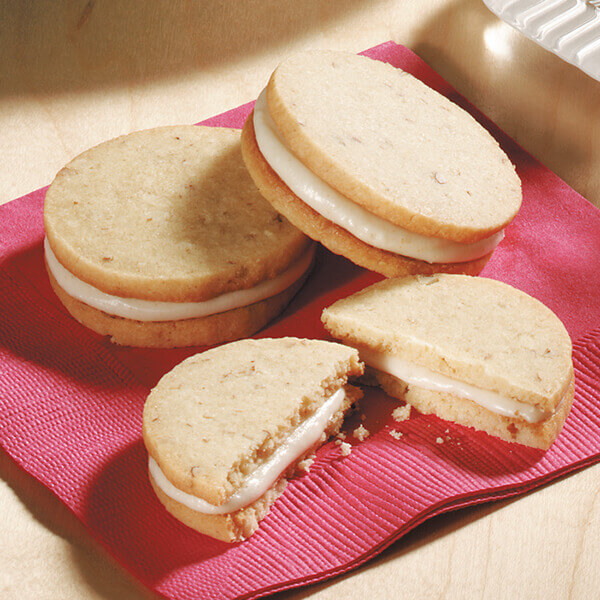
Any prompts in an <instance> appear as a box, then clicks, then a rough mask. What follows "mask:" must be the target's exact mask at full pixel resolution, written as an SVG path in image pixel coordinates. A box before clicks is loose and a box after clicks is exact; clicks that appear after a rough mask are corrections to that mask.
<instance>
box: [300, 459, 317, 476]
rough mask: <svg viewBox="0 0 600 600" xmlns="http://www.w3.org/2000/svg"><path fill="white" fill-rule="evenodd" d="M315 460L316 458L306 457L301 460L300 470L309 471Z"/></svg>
mask: <svg viewBox="0 0 600 600" xmlns="http://www.w3.org/2000/svg"><path fill="white" fill-rule="evenodd" d="M314 462H315V459H314V458H305V459H304V460H301V461H300V462H299V463H298V470H299V471H304V472H305V473H308V472H309V471H310V468H311V467H312V464H313V463H314Z"/></svg>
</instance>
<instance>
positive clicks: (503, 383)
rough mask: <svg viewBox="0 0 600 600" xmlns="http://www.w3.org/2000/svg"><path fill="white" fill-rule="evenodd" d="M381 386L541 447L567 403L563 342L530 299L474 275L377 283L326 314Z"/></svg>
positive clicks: (568, 376) (449, 416) (567, 352)
mask: <svg viewBox="0 0 600 600" xmlns="http://www.w3.org/2000/svg"><path fill="white" fill-rule="evenodd" d="M322 320H323V323H324V324H325V327H326V328H327V329H328V330H329V331H330V332H331V333H332V335H333V336H334V337H335V338H337V339H340V340H342V341H343V342H344V343H346V344H348V345H350V346H352V347H355V348H358V350H359V353H360V357H361V360H363V361H364V362H365V364H366V365H368V366H369V367H370V368H371V369H372V370H373V372H374V373H375V376H376V377H377V379H378V380H379V383H380V384H381V386H382V387H383V388H384V390H385V391H386V392H387V393H388V394H390V395H391V396H393V397H396V398H400V399H402V400H406V402H408V403H409V404H411V405H412V406H414V407H415V408H416V409H417V410H419V411H420V412H423V413H427V414H429V413H433V414H436V415H438V416H439V417H441V418H443V419H446V420H449V421H454V422H456V423H460V424H461V425H466V426H470V427H474V428H476V429H481V430H483V431H486V432H488V433H489V434H491V435H495V436H497V437H500V438H502V439H504V440H507V441H511V442H519V443H521V444H525V445H527V446H533V447H535V448H542V449H547V448H549V447H550V445H551V444H552V442H553V441H554V439H555V438H556V436H557V435H558V433H559V432H560V430H561V428H562V426H563V423H564V421H565V419H566V417H567V415H568V413H569V410H570V408H571V404H572V402H573V394H574V380H573V364H572V360H571V340H570V338H569V335H568V333H567V331H566V330H565V328H564V326H563V324H562V323H561V321H560V320H559V319H558V317H556V315H555V314H554V313H553V312H552V311H551V310H550V309H548V308H547V307H546V306H544V305H543V304H542V303H541V302H539V301H538V300H535V299H534V298H532V297H531V296H528V295H527V294H525V293H523V292H521V291H519V290H516V289H515V288H513V287H511V286H509V285H507V284H505V283H501V282H499V281H494V280H491V279H485V278H480V277H469V276H465V275H447V274H439V275H435V276H431V277H428V276H414V277H407V278H402V279H390V280H385V281H382V282H380V283H377V284H375V285H372V286H370V287H368V288H366V289H364V290H362V291H361V292H358V293H357V294H354V295H352V296H350V297H348V298H345V299H343V300H339V301H338V302H336V303H334V304H333V305H331V306H330V307H328V308H326V309H325V310H324V312H323V316H322Z"/></svg>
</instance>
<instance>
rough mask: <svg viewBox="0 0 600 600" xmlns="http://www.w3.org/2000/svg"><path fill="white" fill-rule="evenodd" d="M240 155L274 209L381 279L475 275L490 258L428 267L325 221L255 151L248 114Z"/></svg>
mask: <svg viewBox="0 0 600 600" xmlns="http://www.w3.org/2000/svg"><path fill="white" fill-rule="evenodd" d="M242 153H243V156H244V161H245V163H246V166H247V167H248V171H249V172H250V174H251V175H252V178H253V179H254V183H255V184H256V186H257V187H258V189H259V190H260V192H261V193H262V194H263V196H264V197H265V198H266V199H267V200H268V201H269V202H270V203H271V204H272V205H273V207H274V208H275V210H277V211H278V212H280V213H281V214H282V215H284V216H285V217H286V218H287V219H289V221H290V222H291V223H293V224H294V225H296V227H298V228H299V229H301V230H302V231H303V232H304V233H306V235H308V236H309V237H310V238H312V239H313V240H316V241H318V242H320V243H321V244H323V245H324V246H325V247H326V248H328V249H329V250H331V251H332V252H334V253H335V254H340V255H342V256H345V257H346V258H348V259H350V260H351V261H352V262H354V263H355V264H357V265H359V266H361V267H364V268H365V269H369V270H370V271H375V272H376V273H381V274H382V275H384V276H385V277H402V276H405V275H413V274H417V273H426V274H431V273H466V274H468V275H477V274H478V273H479V272H480V271H481V270H482V269H483V267H484V266H485V265H486V264H487V262H488V261H489V259H490V258H491V253H490V254H487V255H485V256H483V257H481V258H478V259H476V260H471V261H468V262H462V263H435V264H430V263H427V262H424V261H422V260H417V259H413V258H408V257H406V256H401V255H399V254H394V253H393V252H389V251H387V250H381V249H380V248H375V247H374V246H371V245H369V244H367V243H365V242H363V241H362V240H359V239H358V238H357V237H355V236H353V235H352V234H351V233H349V232H348V231H346V230H345V229H343V228H342V227H340V226H339V225H336V224H335V223H333V222H331V221H329V220H328V219H326V218H325V217H323V216H322V215H320V214H319V213H318V212H316V211H315V210H313V209H312V208H311V207H310V206H308V204H306V203H305V202H303V201H302V200H301V199H300V198H298V196H296V194H294V193H293V192H292V191H291V190H290V188H289V187H288V186H287V185H286V184H285V183H284V182H283V181H282V180H281V178H280V177H279V175H277V173H275V171H273V169H272V168H271V167H270V165H269V164H268V163H267V161H266V160H265V159H264V157H263V155H262V154H261V152H260V149H259V148H258V145H257V143H256V137H255V134H254V124H253V121H252V115H251V116H250V117H249V118H248V119H247V120H246V123H245V125H244V129H243V131H242Z"/></svg>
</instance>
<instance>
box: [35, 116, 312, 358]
mask: <svg viewBox="0 0 600 600" xmlns="http://www.w3.org/2000/svg"><path fill="white" fill-rule="evenodd" d="M44 225H45V229H46V240H45V243H44V246H45V260H46V267H47V270H48V274H49V277H50V282H51V284H52V287H53V288H54V290H55V292H56V294H57V295H58V297H59V298H60V300H61V301H62V302H63V304H64V305H65V307H66V308H67V310H68V311H69V312H70V313H71V314H72V315H73V316H74V317H75V318H76V319H77V320H78V321H79V322H80V323H82V324H83V325H85V326H87V327H89V328H90V329H93V330H94V331H96V332H97V333H100V334H103V335H108V336H110V337H111V339H112V341H114V342H116V343H117V344H123V345H129V346H147V347H174V346H190V345H201V344H216V343H219V342H223V341H230V340H233V339H237V338H241V337H246V336H248V335H250V334H252V333H254V332H255V331H257V330H258V329H260V328H261V327H263V326H264V325H265V324H266V323H267V322H268V321H269V320H271V319H272V318H274V317H275V316H276V315H277V314H279V313H280V312H281V311H282V310H283V308H284V307H285V306H286V305H287V303H288V302H289V301H290V300H291V298H292V297H293V295H294V294H295V293H296V291H297V290H298V289H299V287H300V286H301V285H302V282H303V281H304V278H305V277H306V276H307V274H308V272H309V269H310V266H311V264H312V258H313V246H314V244H313V243H312V242H311V240H310V239H309V238H307V237H306V236H305V235H304V234H302V233H301V232H300V231H299V230H298V229H296V228H295V227H294V226H293V225H291V224H290V223H289V221H288V220H287V219H286V218H284V217H282V216H281V215H279V214H278V213H277V212H276V211H275V210H274V209H273V207H272V206H271V205H270V204H269V203H268V202H266V201H265V200H264V199H263V197H262V196H261V195H260V194H259V193H258V191H257V190H256V187H255V186H254V183H253V182H252V179H251V178H250V176H249V175H248V173H247V171H246V169H245V167H244V163H243V161H242V157H241V150H240V132H239V131H237V130H233V129H217V128H209V127H194V126H176V127H162V128H158V129H149V130H146V131H139V132H136V133H132V134H130V135H126V136H123V137H120V138H117V139H114V140H111V141H108V142H106V143H103V144H100V145H99V146H96V147H94V148H91V149H90V150H87V151H86V152H84V153H83V154H81V155H80V156H78V157H77V158H75V159H74V160H73V161H72V162H71V163H70V164H68V165H67V166H66V167H65V168H64V169H62V170H61V171H60V172H59V173H58V175H57V176H56V179H55V180H54V182H53V183H52V185H51V186H50V188H49V189H48V192H47V194H46V200H45V204H44Z"/></svg>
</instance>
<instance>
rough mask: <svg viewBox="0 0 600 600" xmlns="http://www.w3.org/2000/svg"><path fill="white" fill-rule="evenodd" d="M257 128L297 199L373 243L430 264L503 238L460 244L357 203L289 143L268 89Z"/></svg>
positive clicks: (461, 257) (477, 252)
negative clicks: (315, 170) (318, 173)
mask: <svg viewBox="0 0 600 600" xmlns="http://www.w3.org/2000/svg"><path fill="white" fill-rule="evenodd" d="M254 132H255V135H256V143H257V145H258V148H259V149H260V151H261V154H262V155H263V157H264V158H265V160H266V161H267V162H268V163H269V165H270V167H271V168H272V169H273V170H274V171H275V173H277V175H278V176H279V177H280V178H281V180H282V181H283V182H284V183H285V184H286V185H287V186H288V187H289V188H290V189H291V190H292V192H294V194H296V196H298V198H300V199H301V200H302V201H303V202H305V203H306V204H308V206H310V207H311V208H312V209H313V210H315V211H316V212H318V213H319V214H320V215H322V216H323V217H325V218H326V219H328V220H329V221H331V222H333V223H335V224H336V225H339V226H340V227H342V228H343V229H345V230H346V231H348V232H349V233H351V234H352V235H353V236H354V237H357V238H358V239H359V240H361V241H363V242H365V243H366V244H369V246H374V247H375V248H379V249H381V250H387V251H389V252H393V253H395V254H401V255H402V256H407V257H409V258H415V259H418V260H423V261H426V262H429V263H459V262H467V261H470V260H475V259H477V258H481V257H482V256H485V255H486V254H488V253H490V252H492V250H494V248H495V247H496V246H497V245H498V244H499V243H500V242H501V241H502V238H503V237H504V232H503V231H500V232H498V233H495V234H494V235H492V236H490V237H487V238H485V239H483V240H480V241H479V242H475V243H473V244H462V243H460V242H453V241H451V240H444V239H441V238H435V237H429V236H424V235H419V234H417V233H413V232H412V231H408V230H406V229H403V228H402V227H398V226H397V225H394V224H393V223H390V222H388V221H386V220H384V219H382V218H381V217H378V216H377V215H374V214H373V213H371V212H369V211H367V210H366V209H364V208H362V207H361V206H359V205H358V204H355V203H354V202H352V201H351V200H349V199H348V198H346V197H345V196H343V195H342V194H340V193H339V192H338V191H337V190H335V189H334V188H332V187H331V186H330V185H328V184H327V183H325V182H324V181H322V180H321V179H319V178H318V177H317V176H316V175H315V174H314V173H313V172H312V171H310V170H309V169H308V168H307V167H306V166H305V165H303V164H302V163H301V162H300V161H299V160H298V159H297V158H296V157H295V156H294V155H293V154H292V153H291V152H290V150H289V149H288V148H287V147H286V145H285V141H284V140H283V138H282V136H281V134H280V133H279V131H278V129H277V125H275V122H274V121H273V118H272V117H271V115H270V114H269V110H268V107H267V96H266V90H263V91H262V93H261V94H260V96H259V97H258V99H257V100H256V104H255V106H254Z"/></svg>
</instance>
